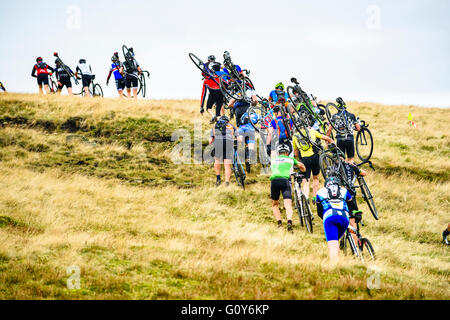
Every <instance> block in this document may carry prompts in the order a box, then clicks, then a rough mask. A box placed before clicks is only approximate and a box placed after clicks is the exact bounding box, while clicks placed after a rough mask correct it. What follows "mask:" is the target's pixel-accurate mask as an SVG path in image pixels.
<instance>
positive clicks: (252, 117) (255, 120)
mask: <svg viewBox="0 0 450 320" xmlns="http://www.w3.org/2000/svg"><path fill="white" fill-rule="evenodd" d="M258 120H259V116H258V115H257V114H256V113H252V114H251V115H250V121H251V122H252V123H253V124H256V123H257V122H258Z"/></svg>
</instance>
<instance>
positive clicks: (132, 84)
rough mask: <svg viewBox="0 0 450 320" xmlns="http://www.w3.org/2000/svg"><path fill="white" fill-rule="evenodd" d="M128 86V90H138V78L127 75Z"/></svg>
mask: <svg viewBox="0 0 450 320" xmlns="http://www.w3.org/2000/svg"><path fill="white" fill-rule="evenodd" d="M126 85H127V88H136V89H137V88H138V78H137V77H135V76H130V75H128V74H127V76H126Z"/></svg>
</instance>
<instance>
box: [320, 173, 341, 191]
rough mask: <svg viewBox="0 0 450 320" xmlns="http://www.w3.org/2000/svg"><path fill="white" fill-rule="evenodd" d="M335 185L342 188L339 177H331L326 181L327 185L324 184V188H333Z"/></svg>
mask: <svg viewBox="0 0 450 320" xmlns="http://www.w3.org/2000/svg"><path fill="white" fill-rule="evenodd" d="M333 184H334V185H337V186H340V185H341V180H340V179H339V178H338V177H336V176H330V177H328V178H326V179H325V183H324V184H323V186H324V187H325V188H328V187H329V186H331V185H333Z"/></svg>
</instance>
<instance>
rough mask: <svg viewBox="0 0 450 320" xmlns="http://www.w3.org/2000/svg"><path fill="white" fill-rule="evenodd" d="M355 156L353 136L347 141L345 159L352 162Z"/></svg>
mask: <svg viewBox="0 0 450 320" xmlns="http://www.w3.org/2000/svg"><path fill="white" fill-rule="evenodd" d="M354 158H355V141H354V140H353V138H352V139H351V140H348V141H347V160H348V162H350V163H354Z"/></svg>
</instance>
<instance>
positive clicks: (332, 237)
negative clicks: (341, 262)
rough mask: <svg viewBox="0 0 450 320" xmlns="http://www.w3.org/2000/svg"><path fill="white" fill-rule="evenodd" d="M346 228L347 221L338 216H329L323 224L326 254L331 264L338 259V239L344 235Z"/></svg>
mask: <svg viewBox="0 0 450 320" xmlns="http://www.w3.org/2000/svg"><path fill="white" fill-rule="evenodd" d="M347 226H348V220H347V219H345V218H344V217H342V216H339V215H333V216H330V217H328V218H326V219H325V221H324V222H323V228H324V231H325V237H326V239H327V242H328V252H329V255H330V260H331V261H332V262H335V261H337V259H338V257H339V239H340V238H341V237H342V235H343V234H344V233H345V229H346V228H347Z"/></svg>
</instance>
